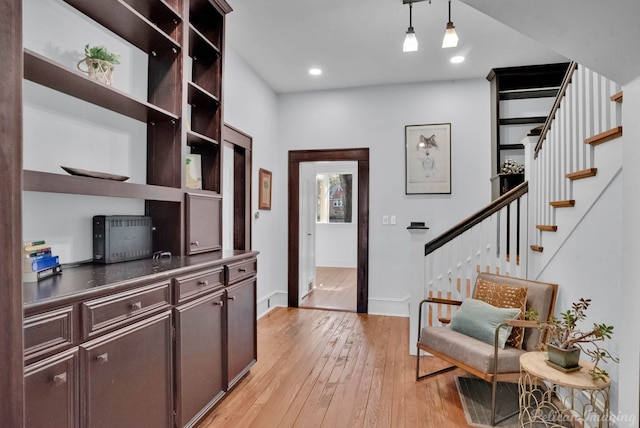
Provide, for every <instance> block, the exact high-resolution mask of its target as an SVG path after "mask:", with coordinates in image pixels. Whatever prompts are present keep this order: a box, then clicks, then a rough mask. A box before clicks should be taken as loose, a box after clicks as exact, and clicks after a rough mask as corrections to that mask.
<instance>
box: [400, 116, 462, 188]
mask: <svg viewBox="0 0 640 428" xmlns="http://www.w3.org/2000/svg"><path fill="white" fill-rule="evenodd" d="M404 140H405V193H406V194H407V195H413V194H450V193H451V124H450V123H437V124H433V125H406V126H405V127H404Z"/></svg>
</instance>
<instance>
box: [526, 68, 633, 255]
mask: <svg viewBox="0 0 640 428" xmlns="http://www.w3.org/2000/svg"><path fill="white" fill-rule="evenodd" d="M620 90H621V87H620V85H618V84H616V83H615V82H613V81H611V80H609V79H607V78H605V77H603V76H601V75H599V74H597V73H595V72H594V71H592V70H589V69H588V68H587V67H584V66H582V65H578V64H576V63H572V64H571V65H570V67H569V70H568V72H567V76H566V77H565V82H563V86H562V88H561V89H560V92H559V94H558V98H557V99H556V103H555V104H554V107H553V109H552V111H551V114H550V115H549V119H548V120H547V123H545V127H544V129H543V131H542V134H541V135H540V138H539V140H538V143H537V144H536V148H535V152H534V159H533V160H532V161H531V162H528V165H527V168H528V169H530V173H529V177H528V178H529V181H530V192H531V198H532V205H533V206H534V209H533V213H532V219H531V222H532V223H531V224H532V227H533V229H532V233H530V236H531V240H532V242H531V244H532V245H535V246H536V247H537V248H538V249H542V248H544V251H547V248H546V247H545V246H544V245H543V241H542V239H543V235H544V233H546V232H545V231H543V230H535V225H548V226H555V225H557V215H558V211H557V209H558V208H556V207H557V206H558V205H560V206H567V205H568V206H573V205H574V204H575V200H574V181H573V180H572V179H570V178H569V177H570V176H571V175H572V174H573V175H575V174H577V173H585V174H589V172H591V173H592V174H595V171H596V166H597V164H596V148H595V145H594V144H588V142H589V141H590V140H593V139H596V140H597V139H598V138H601V137H602V136H603V135H605V136H606V135H615V134H617V133H618V132H620V133H621V128H620V124H621V121H622V105H621V104H620V103H617V102H613V101H612V96H613V95H614V94H616V93H618V92H620ZM590 202H591V201H580V203H582V204H589V203H590ZM562 227H563V228H565V230H566V229H567V228H569V227H572V225H567V224H564V225H562Z"/></svg>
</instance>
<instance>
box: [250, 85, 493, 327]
mask: <svg viewBox="0 0 640 428" xmlns="http://www.w3.org/2000/svg"><path fill="white" fill-rule="evenodd" d="M278 121H279V122H278V123H279V126H278V149H277V152H278V164H279V165H280V169H281V170H283V171H286V166H287V162H288V158H287V153H288V151H289V150H303V149H320V148H322V149H327V148H358V147H368V148H370V188H369V190H370V204H369V221H370V231H369V313H385V314H391V315H402V316H407V315H408V298H409V284H408V278H409V276H408V275H409V256H410V254H409V242H410V235H409V233H408V232H407V230H406V226H408V225H409V223H410V222H411V221H424V222H426V224H427V225H428V226H429V227H430V228H431V230H430V231H429V233H428V234H427V239H433V238H434V237H436V236H437V235H438V234H439V233H441V232H443V231H445V230H446V229H448V228H449V227H451V226H453V225H454V224H455V223H457V222H459V221H460V220H461V219H463V218H464V217H466V216H468V215H470V214H471V213H473V212H474V211H475V210H478V209H479V208H480V207H482V206H484V205H486V204H487V203H488V202H489V200H490V186H489V177H490V151H491V144H490V112H489V83H488V82H487V81H486V80H484V79H477V80H466V81H455V82H436V83H423V84H407V85H390V86H378V87H365V88H356V89H346V90H336V91H324V92H310V93H299V94H286V95H280V96H279V98H278ZM449 122H450V123H451V124H452V132H451V134H452V135H451V138H452V175H453V178H452V194H451V195H405V186H404V179H405V169H404V154H405V149H404V126H405V125H417V124H429V123H449ZM276 203H277V204H279V205H281V206H282V207H283V209H285V208H286V203H287V201H286V195H283V197H282V198H281V199H280V200H277V201H276ZM383 215H396V216H397V221H398V223H397V225H395V226H391V225H388V226H383V225H382V216H383ZM281 222H282V226H283V227H286V218H282V219H281ZM256 248H258V247H257V246H256ZM277 252H278V253H280V254H287V242H286V240H281V241H280V242H278V247H277ZM281 281H282V282H281V284H282V285H281V286H282V287H283V289H284V290H286V277H281Z"/></svg>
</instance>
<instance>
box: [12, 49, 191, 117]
mask: <svg viewBox="0 0 640 428" xmlns="http://www.w3.org/2000/svg"><path fill="white" fill-rule="evenodd" d="M24 77H25V79H27V80H30V81H32V82H35V83H38V84H40V85H44V86H47V87H49V88H51V89H55V90H56V91H59V92H62V93H64V94H67V95H70V96H72V97H75V98H78V99H81V100H83V101H87V102H90V103H92V104H95V105H98V106H100V107H104V108H106V109H108V110H111V111H114V112H116V113H120V114H122V115H125V116H127V117H130V118H132V119H136V120H139V121H141V122H146V123H149V122H170V121H177V120H179V119H180V118H179V117H178V116H177V115H175V114H173V113H170V112H168V111H166V110H163V109H161V108H159V107H157V106H155V105H153V104H150V103H148V102H146V101H141V100H138V99H136V98H134V97H132V96H130V95H128V94H126V93H124V92H122V91H120V90H118V89H115V88H113V87H111V86H108V85H105V84H103V83H100V82H98V81H97V80H94V79H90V78H88V77H86V76H85V75H84V74H82V73H80V72H77V71H74V70H71V69H69V68H67V67H64V66H62V65H59V64H57V63H56V62H54V61H51V60H50V59H48V58H45V57H44V56H42V55H39V54H37V53H35V52H32V51H30V50H28V49H25V50H24Z"/></svg>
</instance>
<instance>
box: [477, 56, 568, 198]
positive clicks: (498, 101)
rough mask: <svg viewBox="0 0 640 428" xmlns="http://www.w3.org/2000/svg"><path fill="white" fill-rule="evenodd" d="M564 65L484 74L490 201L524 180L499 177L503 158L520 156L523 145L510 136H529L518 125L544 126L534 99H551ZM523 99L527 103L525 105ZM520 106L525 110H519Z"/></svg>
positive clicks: (526, 67)
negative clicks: (488, 122) (488, 88)
mask: <svg viewBox="0 0 640 428" xmlns="http://www.w3.org/2000/svg"><path fill="white" fill-rule="evenodd" d="M568 65H569V64H568V63H559V64H542V65H531V66H523V67H506V68H495V69H492V70H491V71H490V72H489V74H488V75H487V80H488V81H489V82H490V83H491V116H492V124H491V143H492V147H493V149H492V154H491V170H492V174H494V175H493V176H492V189H491V193H492V197H493V199H496V198H497V197H499V196H500V195H502V194H503V193H504V192H505V191H508V190H510V189H511V188H513V187H514V186H516V185H517V184H519V182H521V181H523V180H524V175H518V176H512V177H509V179H508V180H505V179H504V178H503V177H502V176H501V175H500V172H501V167H502V163H503V162H504V161H506V160H507V159H511V158H515V159H517V158H518V157H523V156H524V146H523V145H522V144H520V142H519V140H515V141H514V140H513V137H514V136H515V135H517V132H518V131H522V136H521V138H524V137H525V136H526V135H529V134H530V133H531V130H526V131H524V130H522V129H520V128H519V127H522V125H532V127H535V126H536V125H543V124H544V123H545V121H546V120H547V116H542V115H540V113H547V112H543V111H540V105H541V104H540V102H539V101H536V99H541V98H546V99H548V100H553V99H555V97H556V95H557V94H558V89H559V88H560V85H561V83H562V79H563V77H564V74H565V71H566V69H567V67H568ZM527 100H531V101H530V102H529V104H527V102H528V101H527ZM542 101H543V102H544V100H542ZM522 103H525V104H524V105H526V106H527V107H526V108H522V106H523V104H522ZM518 107H520V108H518ZM530 112H531V113H530ZM529 114H530V115H529ZM507 182H508V183H507ZM505 183H507V184H508V185H505Z"/></svg>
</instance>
